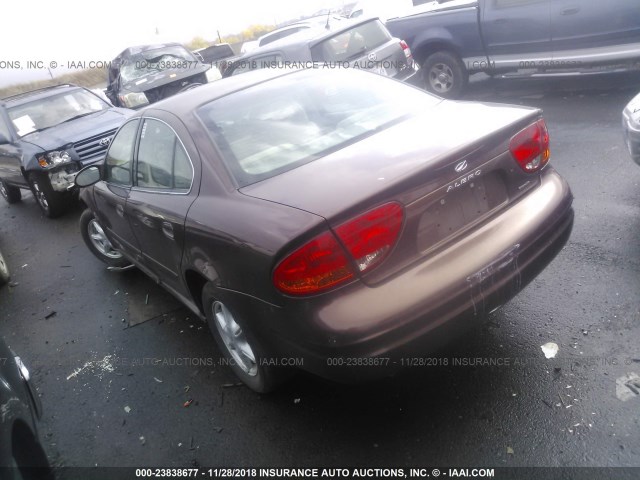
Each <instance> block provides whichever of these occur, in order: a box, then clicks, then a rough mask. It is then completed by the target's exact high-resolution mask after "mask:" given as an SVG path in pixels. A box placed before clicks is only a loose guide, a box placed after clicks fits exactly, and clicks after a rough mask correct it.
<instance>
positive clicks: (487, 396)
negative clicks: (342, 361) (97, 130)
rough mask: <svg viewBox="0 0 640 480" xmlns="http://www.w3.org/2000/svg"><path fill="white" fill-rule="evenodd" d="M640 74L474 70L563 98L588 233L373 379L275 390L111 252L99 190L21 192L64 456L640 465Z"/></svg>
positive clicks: (550, 116)
mask: <svg viewBox="0 0 640 480" xmlns="http://www.w3.org/2000/svg"><path fill="white" fill-rule="evenodd" d="M638 91H640V75H639V74H616V75H601V76H597V77H584V78H565V79H557V78H553V79H531V80H523V79H509V80H503V79H483V80H481V81H475V82H473V83H472V84H471V85H470V89H469V92H468V94H467V95H466V99H468V100H482V101H499V102H505V103H512V104H518V105H529V106H535V107H540V108H542V109H543V110H544V112H545V118H546V120H547V124H548V126H549V130H550V135H551V145H552V156H551V163H552V164H553V166H554V167H555V168H556V169H557V170H558V171H559V172H560V173H561V174H562V175H563V176H565V178H567V180H568V181H569V183H570V185H571V187H572V190H573V193H574V195H575V202H574V207H575V211H576V219H575V226H574V230H573V234H572V236H571V238H570V240H569V243H568V245H567V246H566V247H565V249H564V250H563V251H562V252H561V253H560V254H559V256H558V257H557V258H556V259H555V260H554V261H553V262H552V264H551V265H550V266H549V267H548V268H547V269H546V270H545V271H544V272H543V273H542V274H541V275H540V276H539V277H538V278H537V279H536V280H535V281H533V282H532V283H531V284H530V285H529V286H528V287H527V288H526V289H525V290H524V291H523V292H521V293H520V294H519V295H518V296H517V297H516V298H515V299H513V300H512V301H511V302H510V303H508V304H507V305H505V306H504V307H503V308H501V309H500V310H499V311H497V312H496V313H494V314H492V315H491V317H490V318H489V319H488V320H487V321H486V322H484V323H483V324H482V325H479V326H478V328H477V330H475V331H474V332H473V333H471V334H467V335H465V336H463V337H461V338H460V339H458V340H457V341H456V342H455V343H454V344H452V345H448V346H446V347H445V348H444V350H443V351H442V352H440V353H438V354H437V355H436V356H435V357H437V359H439V360H438V361H437V362H434V363H436V364H438V365H434V364H432V365H422V366H415V367H413V368H407V369H406V371H404V372H402V373H401V374H399V375H397V376H396V377H394V378H389V379H384V380H381V381H377V382H374V383H367V384H364V385H341V384H334V383H331V382H327V381H324V380H321V379H318V378H316V377H313V376H311V375H306V374H300V375H298V376H297V377H295V378H294V379H293V380H292V381H290V382H289V383H287V384H286V385H284V386H283V387H282V389H281V390H279V391H277V392H275V393H273V394H269V395H258V394H256V393H253V392H251V391H250V390H248V389H247V388H245V387H243V386H238V385H237V384H236V383H237V381H236V379H235V378H234V376H233V375H232V374H231V372H230V370H228V369H227V367H225V366H224V365H221V364H220V363H221V362H220V361H219V360H220V358H221V355H220V353H219V352H218V350H217V348H216V346H215V345H214V342H213V339H212V337H211V336H210V334H209V332H208V329H207V326H206V325H205V324H204V323H202V322H201V321H200V320H198V319H197V318H195V317H194V316H193V315H192V314H191V313H190V312H189V311H188V310H187V309H185V308H184V307H181V306H180V305H179V304H178V303H177V302H175V301H174V300H172V299H171V298H170V296H169V295H168V294H166V293H164V292H163V291H162V290H160V289H159V288H158V287H157V286H155V285H154V284H153V282H151V281H150V280H149V279H147V278H146V277H145V276H144V275H143V274H142V273H140V272H138V271H135V270H133V271H128V272H123V273H113V272H109V271H107V270H106V269H105V268H104V266H103V265H102V264H101V263H100V262H99V261H98V260H96V259H95V258H94V257H93V256H92V255H91V253H90V252H89V251H88V250H87V248H86V247H85V246H84V244H83V242H82V239H81V237H80V232H79V227H78V219H79V216H80V213H81V211H80V208H79V207H78V208H76V209H75V210H73V211H72V212H70V213H69V214H67V215H66V216H64V217H63V218H60V219H57V220H48V219H46V218H44V217H42V215H41V214H40V212H39V210H38V208H37V206H36V204H35V201H34V199H33V197H31V196H30V195H28V194H25V199H24V200H23V202H21V203H19V204H17V205H11V206H9V205H7V204H5V203H1V204H0V250H1V251H2V252H3V253H4V255H5V257H6V259H7V262H8V263H9V266H10V268H11V270H12V274H13V277H12V282H13V283H12V284H11V286H9V287H5V288H2V289H0V334H1V335H2V336H3V337H4V338H5V340H6V342H7V343H8V344H9V345H10V346H11V347H12V348H13V349H14V350H15V351H16V352H19V354H20V355H21V356H22V357H23V358H24V359H25V362H26V363H27V365H28V366H29V367H30V369H31V371H32V374H33V377H34V378H35V382H36V384H37V386H38V390H39V392H40V395H41V399H42V403H43V407H44V418H43V421H42V423H41V431H40V435H41V438H42V441H43V444H44V447H45V449H46V451H47V454H48V456H49V458H50V460H51V462H52V463H53V464H55V465H57V466H96V465H97V466H116V465H117V466H135V467H140V466H157V467H190V466H228V467H272V466H278V467H299V466H316V467H321V468H322V467H341V466H344V467H351V466H372V467H373V466H383V467H393V468H396V467H405V468H408V467H412V466H434V465H440V466H449V467H458V468H461V467H474V466H475V467H479V468H480V467H502V466H510V467H542V466H551V467H553V466H564V467H579V466H582V467H595V466H599V467H604V466H615V467H617V466H635V467H640V395H637V390H636V391H635V392H634V389H633V388H628V387H627V384H628V382H629V379H631V378H633V375H634V374H635V375H640V348H639V345H640V167H638V166H637V165H635V164H634V163H633V162H632V161H631V159H630V157H629V155H628V152H627V151H626V148H625V145H624V142H623V140H622V133H621V111H622V109H623V107H624V105H625V104H626V103H627V102H628V101H629V100H630V99H631V98H632V97H633V96H634V95H635V94H636V93H637V92H638ZM478 121H482V119H478ZM425 139H428V132H425ZM548 343H555V344H557V346H558V347H559V350H558V353H557V355H556V357H555V358H551V359H547V358H546V357H545V355H544V353H543V350H542V348H541V346H543V345H546V344H548ZM443 359H447V365H442V364H443V363H445V362H444V361H443Z"/></svg>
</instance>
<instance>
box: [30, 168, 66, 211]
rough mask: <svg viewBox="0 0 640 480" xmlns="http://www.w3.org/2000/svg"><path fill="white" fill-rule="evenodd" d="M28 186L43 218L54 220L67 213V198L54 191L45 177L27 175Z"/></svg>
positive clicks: (33, 174) (34, 174)
mask: <svg viewBox="0 0 640 480" xmlns="http://www.w3.org/2000/svg"><path fill="white" fill-rule="evenodd" d="M29 185H30V186H31V191H32V192H33V196H34V197H35V199H36V203H37V204H38V206H39V207H40V210H42V213H44V215H45V217H49V218H56V217H59V216H60V215H62V214H63V213H64V212H66V211H67V209H68V204H69V196H68V195H66V193H64V192H56V191H54V190H53V187H52V186H51V182H49V179H48V178H47V177H46V176H44V175H39V174H36V173H31V174H29Z"/></svg>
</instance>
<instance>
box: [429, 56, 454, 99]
mask: <svg viewBox="0 0 640 480" xmlns="http://www.w3.org/2000/svg"><path fill="white" fill-rule="evenodd" d="M429 83H430V84H431V87H432V88H433V89H434V90H435V91H437V92H448V91H449V90H451V87H452V86H453V71H452V70H451V67H449V66H448V65H445V64H444V63H438V64H436V65H434V66H433V67H431V70H430V71H429Z"/></svg>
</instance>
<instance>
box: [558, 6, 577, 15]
mask: <svg viewBox="0 0 640 480" xmlns="http://www.w3.org/2000/svg"><path fill="white" fill-rule="evenodd" d="M579 11H580V7H571V8H565V9H564V10H562V11H561V12H560V15H575V14H576V13H578V12H579Z"/></svg>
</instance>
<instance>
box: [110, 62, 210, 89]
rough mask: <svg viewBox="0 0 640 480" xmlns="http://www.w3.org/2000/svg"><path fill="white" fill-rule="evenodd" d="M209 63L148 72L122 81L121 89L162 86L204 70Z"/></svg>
mask: <svg viewBox="0 0 640 480" xmlns="http://www.w3.org/2000/svg"><path fill="white" fill-rule="evenodd" d="M210 68H211V65H205V64H199V65H195V66H193V67H190V68H187V69H184V70H163V71H161V72H156V73H149V74H148V75H145V76H144V77H140V78H137V79H135V80H132V81H130V82H127V83H123V85H122V89H121V90H126V91H127V92H134V93H140V92H146V91H147V90H150V89H152V88H157V87H162V86H164V85H168V84H170V83H173V82H178V81H180V80H185V79H187V78H190V77H193V76H194V75H199V74H201V73H204V72H206V71H207V70H209V69H210Z"/></svg>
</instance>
